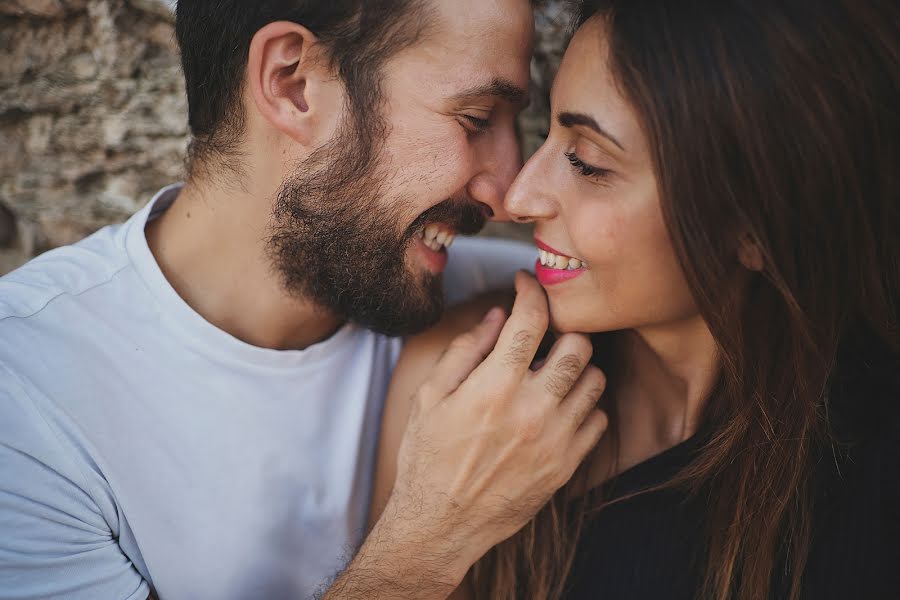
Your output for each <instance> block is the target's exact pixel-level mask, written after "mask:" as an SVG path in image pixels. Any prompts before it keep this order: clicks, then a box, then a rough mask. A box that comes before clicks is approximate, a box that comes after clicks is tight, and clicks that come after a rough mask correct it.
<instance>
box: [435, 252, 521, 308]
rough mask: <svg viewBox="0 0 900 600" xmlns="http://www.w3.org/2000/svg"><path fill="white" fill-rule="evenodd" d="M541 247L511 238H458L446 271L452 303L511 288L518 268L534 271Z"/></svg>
mask: <svg viewBox="0 0 900 600" xmlns="http://www.w3.org/2000/svg"><path fill="white" fill-rule="evenodd" d="M536 259H537V250H536V248H535V247H534V246H533V245H532V244H525V243H523V242H518V241H514V240H509V239H500V238H491V237H474V238H458V240H457V241H456V243H455V244H454V245H453V248H452V250H451V251H450V261H449V262H448V263H447V270H446V271H445V273H444V292H445V295H446V299H447V303H448V304H449V305H455V304H459V303H461V302H464V301H466V300H470V299H472V298H475V297H476V296H479V295H481V294H484V293H486V292H491V291H496V290H511V289H512V288H513V282H514V280H515V275H516V272H517V271H520V270H522V269H526V270H528V271H531V270H533V268H534V262H535V260H536Z"/></svg>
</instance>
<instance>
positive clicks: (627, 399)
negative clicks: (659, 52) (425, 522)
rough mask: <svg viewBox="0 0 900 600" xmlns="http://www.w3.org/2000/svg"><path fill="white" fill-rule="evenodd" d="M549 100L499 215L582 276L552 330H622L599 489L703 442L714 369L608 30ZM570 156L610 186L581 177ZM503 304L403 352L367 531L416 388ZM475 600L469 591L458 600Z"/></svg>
mask: <svg viewBox="0 0 900 600" xmlns="http://www.w3.org/2000/svg"><path fill="white" fill-rule="evenodd" d="M551 100H552V107H553V124H552V126H551V129H550V132H549V136H548V138H547V141H546V143H545V144H544V145H543V146H542V147H541V148H540V149H539V150H538V152H537V153H536V154H535V155H534V156H533V157H532V158H531V159H530V160H529V161H528V163H527V164H526V165H525V167H524V168H523V170H522V172H521V173H520V174H519V175H518V177H517V178H516V180H515V182H514V183H513V185H512V187H511V189H510V191H509V193H508V194H507V197H506V200H505V203H504V208H505V210H506V211H507V213H508V214H509V215H510V216H511V217H512V218H513V219H515V220H516V221H519V222H533V223H534V226H535V237H536V238H537V239H540V240H541V241H542V242H544V243H546V244H549V245H550V246H551V247H554V248H556V249H558V250H560V252H562V253H564V254H567V255H568V256H570V257H575V258H578V259H581V260H582V261H585V262H586V263H587V264H588V268H587V270H586V271H585V272H584V273H583V274H582V275H581V276H579V277H577V278H575V279H572V280H569V281H565V282H563V283H557V284H554V285H547V286H546V288H545V292H546V294H547V298H548V302H549V309H550V323H551V326H552V328H553V329H554V330H556V331H557V332H559V333H562V334H565V335H571V332H591V333H598V332H610V331H621V332H622V334H621V335H620V340H621V342H620V344H619V345H618V346H617V350H618V351H619V352H620V353H621V354H622V357H623V359H624V364H625V365H627V369H626V370H625V372H623V373H621V374H617V375H619V384H618V386H617V387H616V389H615V390H610V391H609V393H608V394H607V400H605V401H606V402H615V403H616V407H617V410H618V419H617V422H616V427H617V428H618V430H619V434H620V441H619V445H618V448H613V447H612V443H613V442H612V438H610V437H604V438H602V439H601V440H600V443H599V444H598V445H597V446H596V447H595V449H594V450H593V452H592V455H591V456H590V458H589V459H588V460H589V461H590V469H589V477H588V486H590V487H593V486H597V485H600V484H601V483H602V482H603V481H605V480H606V479H608V478H609V477H611V476H613V475H614V474H616V473H618V472H621V471H623V470H625V469H628V468H630V467H632V466H634V465H636V464H638V463H640V462H643V461H645V460H647V459H648V458H650V457H652V456H654V455H656V454H658V453H660V452H662V451H664V450H666V449H668V448H671V447H672V446H673V445H675V444H677V443H679V442H681V441H684V440H686V439H687V438H689V437H690V436H691V435H693V434H694V433H695V432H696V428H697V423H698V420H699V416H700V411H701V409H702V407H703V403H704V400H705V398H706V396H707V394H708V393H709V390H710V388H711V386H712V385H713V383H714V381H715V379H716V376H717V373H718V360H717V356H716V346H715V341H714V339H713V337H712V335H711V333H710V330H709V328H708V326H707V325H706V323H705V322H704V321H703V319H702V317H701V315H700V314H699V311H698V309H697V307H696V305H695V303H694V301H693V298H692V296H691V293H690V290H689V288H688V285H687V283H686V281H685V278H684V275H683V272H682V270H681V268H680V266H679V263H678V260H677V257H676V254H675V250H674V248H673V246H672V243H671V239H670V237H669V235H668V232H667V229H666V225H665V221H664V219H663V215H662V210H661V207H660V198H659V194H658V191H657V185H656V177H655V174H654V170H653V164H652V161H651V158H650V153H649V147H648V142H647V139H646V136H645V135H644V133H643V130H642V128H641V125H640V122H639V120H638V118H637V115H636V114H635V112H634V110H633V109H632V108H631V107H630V105H629V102H628V101H627V99H626V98H625V97H624V95H623V94H622V93H621V90H620V89H619V87H618V85H617V84H616V82H615V81H614V79H613V77H612V74H611V72H610V70H609V67H608V64H607V52H606V45H605V31H604V28H603V24H602V22H600V21H598V20H591V21H589V22H588V23H586V24H585V25H584V26H583V27H582V28H581V29H580V30H579V31H578V32H577V33H576V35H575V37H574V38H573V40H572V42H571V44H570V46H569V48H568V50H567V52H566V55H565V58H564V60H563V62H562V65H561V67H560V71H559V73H558V75H557V79H556V82H555V84H554V88H553V92H552V99H551ZM565 113H570V114H582V115H586V116H588V117H590V119H591V120H593V121H594V122H596V123H597V124H598V125H599V126H600V129H601V131H602V132H603V133H601V132H598V131H596V130H595V129H594V128H593V127H591V126H589V125H585V124H580V123H573V122H572V120H571V119H566V118H562V119H560V116H561V115H564V114H565ZM604 133H605V134H607V135H604ZM613 140H615V141H613ZM567 153H570V155H569V157H567V156H566V154H567ZM572 154H574V156H576V157H577V159H578V160H580V161H582V162H583V163H586V164H587V165H590V166H591V167H593V168H595V169H602V170H603V171H602V172H603V173H604V175H603V176H597V175H596V174H585V173H584V172H583V167H579V166H573V164H572V161H571V160H570V158H571V156H572ZM598 172H600V171H598ZM736 247H739V244H736ZM761 267H762V264H761V260H760V258H759V254H758V252H757V251H756V250H755V249H754V248H752V247H747V246H746V245H745V246H743V247H740V248H739V250H738V251H737V252H736V255H735V269H736V271H737V270H741V269H756V270H758V269H759V268H761ZM497 301H498V300H497V299H483V300H481V301H478V302H474V303H472V304H470V305H469V306H466V307H462V308H460V309H458V310H456V311H453V312H451V313H450V314H449V315H447V316H446V318H445V319H444V320H443V321H442V323H440V324H439V325H438V326H437V327H436V328H434V329H433V330H432V331H429V332H427V333H425V334H423V335H421V336H418V337H416V338H414V339H413V340H411V341H410V343H409V344H408V345H407V347H406V349H405V351H404V354H403V356H402V357H401V359H400V363H399V364H398V367H397V370H396V371H395V375H394V380H393V382H392V387H391V392H390V395H389V397H388V404H387V407H386V409H385V414H384V424H383V430H382V432H383V433H382V438H381V442H380V449H379V458H378V471H377V476H376V484H375V496H374V499H373V504H372V508H373V517H372V518H373V521H374V520H375V519H377V515H378V514H379V511H380V510H381V508H382V506H383V505H384V503H385V502H386V499H387V498H388V497H389V496H390V493H391V489H392V486H393V484H394V477H395V474H396V457H397V452H398V448H399V446H400V444H401V439H402V438H403V435H404V430H405V427H406V420H407V417H408V415H409V412H410V400H409V397H410V390H414V389H415V388H416V387H417V386H418V385H420V383H421V381H422V379H423V373H428V372H429V369H430V368H431V365H432V364H433V363H434V361H435V360H437V359H438V358H439V357H440V355H441V353H442V352H443V349H444V348H445V347H446V346H447V344H448V342H449V341H450V340H452V339H453V337H454V336H455V335H457V334H458V333H459V331H463V330H465V329H466V328H467V327H469V326H470V325H471V323H472V322H473V321H476V320H477V318H478V315H480V314H481V313H483V311H484V310H485V308H486V307H487V306H489V305H491V304H493V303H496V302H497ZM565 335H564V337H565ZM471 596H472V590H471V588H470V587H468V586H467V585H463V586H461V587H460V588H459V589H457V590H456V592H455V595H454V598H459V599H462V598H469V597H471Z"/></svg>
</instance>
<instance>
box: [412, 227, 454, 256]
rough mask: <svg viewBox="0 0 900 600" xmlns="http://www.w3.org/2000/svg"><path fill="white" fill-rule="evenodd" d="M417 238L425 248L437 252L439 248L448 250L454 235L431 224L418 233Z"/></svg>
mask: <svg viewBox="0 0 900 600" xmlns="http://www.w3.org/2000/svg"><path fill="white" fill-rule="evenodd" d="M419 237H420V238H422V241H423V242H424V243H425V245H426V246H428V247H429V248H431V249H432V250H434V251H435V252H438V251H439V250H440V249H441V248H449V247H450V246H452V245H453V240H454V239H455V238H456V234H455V233H453V232H452V231H451V230H449V229H444V228H443V227H441V226H440V225H436V224H434V223H432V224H431V225H428V226H427V227H425V229H423V230H422V231H421V232H419Z"/></svg>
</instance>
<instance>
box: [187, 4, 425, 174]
mask: <svg viewBox="0 0 900 600" xmlns="http://www.w3.org/2000/svg"><path fill="white" fill-rule="evenodd" d="M425 4H426V3H425V2H424V1H423V0H256V1H255V2H243V1H240V0H217V1H215V2H213V1H210V0H179V1H178V4H177V8H176V11H175V15H176V16H175V35H176V38H177V40H178V45H179V47H180V49H181V64H182V68H183V69H184V79H185V86H186V89H187V98H188V124H189V126H190V129H191V134H192V136H193V139H192V141H191V146H190V150H189V153H188V168H189V172H194V171H195V169H196V168H197V167H198V166H200V167H202V168H204V169H208V168H209V166H210V165H211V164H213V163H214V164H215V166H216V168H226V169H230V170H232V171H236V172H238V173H240V161H239V158H240V151H239V147H240V145H239V143H240V139H241V135H242V133H243V129H244V114H243V108H242V105H241V91H242V83H243V74H244V68H245V67H246V64H247V57H248V53H249V50H250V41H251V40H252V39H253V36H254V35H255V34H256V32H257V31H259V30H260V29H261V28H263V27H265V26H266V25H267V24H269V23H272V22H275V21H293V22H295V23H298V24H300V25H303V26H304V27H306V28H307V29H309V30H310V31H312V32H313V33H314V34H315V35H316V36H317V37H318V39H319V41H320V42H321V43H322V44H323V46H324V48H325V50H326V53H327V58H328V60H329V61H330V63H331V67H332V68H333V69H334V71H335V73H336V74H337V75H338V76H339V77H340V78H341V80H342V81H343V83H344V87H345V88H346V90H347V96H348V103H349V106H348V109H349V113H350V114H351V115H352V118H353V119H354V120H355V121H356V125H357V126H358V127H360V129H361V130H362V131H361V133H363V135H365V136H372V140H367V141H375V140H377V139H378V137H379V135H381V134H383V133H384V132H383V131H381V129H382V128H383V124H382V123H381V121H380V120H379V119H377V118H371V117H374V115H375V114H377V110H378V109H379V108H380V104H381V102H382V93H381V67H382V66H383V65H384V63H385V61H386V60H387V59H389V58H390V57H391V56H392V55H394V54H396V53H397V52H399V51H401V50H403V49H405V48H408V47H410V46H412V45H413V44H415V43H416V41H417V40H418V39H420V37H421V36H422V35H423V34H424V33H425V29H426V26H427V25H428V24H429V23H430V19H429V16H430V15H429V14H428V11H426V10H425Z"/></svg>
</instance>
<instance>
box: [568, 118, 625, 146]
mask: <svg viewBox="0 0 900 600" xmlns="http://www.w3.org/2000/svg"><path fill="white" fill-rule="evenodd" d="M556 120H557V122H558V123H559V124H560V125H562V126H563V127H565V128H567V129H570V128H572V127H575V126H576V125H582V126H584V127H587V128H588V129H591V130H593V131H595V132H597V133H598V134H600V135H602V136H603V137H605V138H606V139H608V140H609V141H611V142H612V143H613V144H615V145H616V146H618V147H619V149H620V150H621V151H622V152H625V146H623V145H622V143H621V142H620V141H619V140H617V139H616V137H615V136H614V135H613V134H611V133H609V132H608V131H606V130H605V129H603V128H602V127H600V124H599V123H598V122H597V120H596V119H594V117H592V116H590V115H586V114H584V113H574V112H561V113H559V114H558V115H556Z"/></svg>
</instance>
